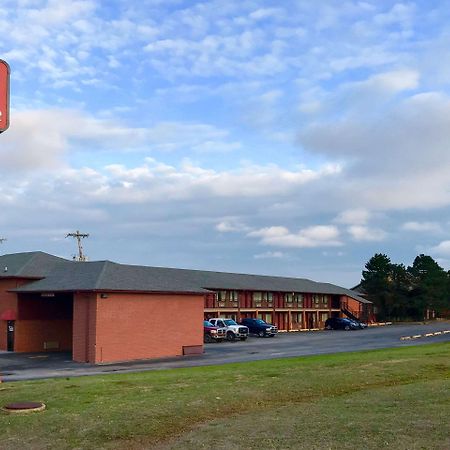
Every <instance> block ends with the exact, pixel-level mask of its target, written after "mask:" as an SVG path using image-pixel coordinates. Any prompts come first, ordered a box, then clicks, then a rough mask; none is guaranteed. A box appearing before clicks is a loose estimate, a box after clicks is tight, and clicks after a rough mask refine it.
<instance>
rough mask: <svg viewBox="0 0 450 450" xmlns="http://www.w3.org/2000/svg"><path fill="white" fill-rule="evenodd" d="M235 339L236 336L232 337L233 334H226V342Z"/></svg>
mask: <svg viewBox="0 0 450 450" xmlns="http://www.w3.org/2000/svg"><path fill="white" fill-rule="evenodd" d="M235 339H236V336H235V335H234V333H233V332H232V331H229V332H228V333H227V341H230V342H233V341H234V340H235Z"/></svg>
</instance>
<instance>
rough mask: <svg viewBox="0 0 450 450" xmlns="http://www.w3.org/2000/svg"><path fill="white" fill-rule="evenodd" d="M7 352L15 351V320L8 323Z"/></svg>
mask: <svg viewBox="0 0 450 450" xmlns="http://www.w3.org/2000/svg"><path fill="white" fill-rule="evenodd" d="M6 350H8V352H13V351H14V320H8V321H7V322H6Z"/></svg>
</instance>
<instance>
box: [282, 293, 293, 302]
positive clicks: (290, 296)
mask: <svg viewBox="0 0 450 450" xmlns="http://www.w3.org/2000/svg"><path fill="white" fill-rule="evenodd" d="M284 301H285V303H292V302H293V301H294V293H293V292H287V293H286V294H284Z"/></svg>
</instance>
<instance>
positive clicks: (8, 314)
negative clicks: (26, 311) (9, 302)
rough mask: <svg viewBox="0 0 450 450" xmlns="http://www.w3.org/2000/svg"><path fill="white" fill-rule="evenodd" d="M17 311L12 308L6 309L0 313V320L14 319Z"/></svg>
mask: <svg viewBox="0 0 450 450" xmlns="http://www.w3.org/2000/svg"><path fill="white" fill-rule="evenodd" d="M16 318H17V312H16V311H14V309H7V310H5V311H3V312H2V313H1V314H0V320H16Z"/></svg>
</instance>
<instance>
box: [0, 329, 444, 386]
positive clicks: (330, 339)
mask: <svg viewBox="0 0 450 450" xmlns="http://www.w3.org/2000/svg"><path fill="white" fill-rule="evenodd" d="M447 330H450V322H439V323H433V324H426V325H424V324H408V325H387V326H382V327H370V328H367V329H365V330H355V331H338V330H336V331H311V332H298V333H279V335H278V336H276V337H274V338H258V337H250V338H249V339H248V340H247V341H245V342H241V341H237V342H223V343H212V344H206V345H205V353H204V354H203V355H200V356H184V357H177V358H170V359H161V360H152V361H149V360H147V361H134V362H124V363H115V364H108V365H97V366H95V365H92V364H85V363H76V362H74V361H71V355H70V354H69V353H41V354H36V353H34V354H23V353H7V352H0V374H1V377H2V380H3V381H17V380H29V379H37V378H53V377H74V376H81V375H94V374H106V373H122V372H138V371H144V370H159V369H172V368H180V367H194V366H205V365H216V364H226V363H231V362H246V361H255V360H263V359H273V358H285V357H293V356H307V355H319V354H329V353H336V352H349V351H359V350H372V349H379V348H388V347H404V346H410V345H422V344H428V343H433V342H450V333H446V334H440V335H436V336H428V337H425V336H424V337H421V338H416V339H408V340H402V339H401V338H402V337H405V336H418V335H425V334H431V333H435V332H442V331H447Z"/></svg>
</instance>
